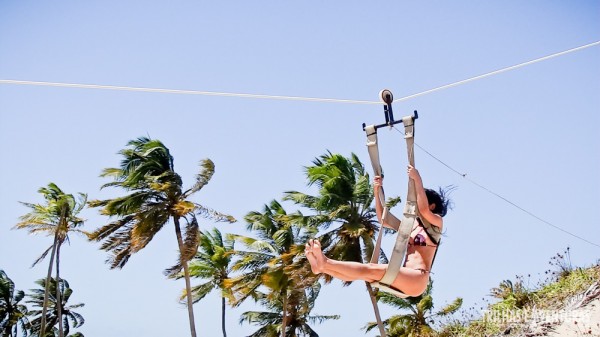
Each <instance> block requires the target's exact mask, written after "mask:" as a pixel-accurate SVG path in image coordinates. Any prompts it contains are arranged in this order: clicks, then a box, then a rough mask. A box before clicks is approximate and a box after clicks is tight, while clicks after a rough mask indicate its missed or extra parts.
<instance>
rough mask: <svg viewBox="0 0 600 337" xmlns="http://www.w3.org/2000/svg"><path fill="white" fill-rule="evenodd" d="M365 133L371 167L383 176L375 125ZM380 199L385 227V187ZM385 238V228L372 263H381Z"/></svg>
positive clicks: (379, 237) (381, 231)
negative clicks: (381, 252) (382, 244)
mask: <svg viewBox="0 0 600 337" xmlns="http://www.w3.org/2000/svg"><path fill="white" fill-rule="evenodd" d="M365 132H366V133H367V150H368V151H369V158H370V159H371V166H373V172H374V174H375V176H381V175H382V174H383V170H382V168H381V163H380V161H379V147H378V145H377V129H376V128H375V125H369V126H365ZM375 198H378V199H379V202H380V203H381V204H382V205H383V213H382V215H381V219H379V222H380V223H381V225H382V226H383V221H384V220H385V219H386V216H387V213H388V209H387V207H385V192H384V191H383V187H381V188H379V193H378V194H377V195H376V196H375ZM382 238H383V228H380V229H379V235H378V236H377V241H376V242H375V247H374V248H373V255H371V261H370V262H371V263H377V262H378V261H379V252H380V251H381V239H382Z"/></svg>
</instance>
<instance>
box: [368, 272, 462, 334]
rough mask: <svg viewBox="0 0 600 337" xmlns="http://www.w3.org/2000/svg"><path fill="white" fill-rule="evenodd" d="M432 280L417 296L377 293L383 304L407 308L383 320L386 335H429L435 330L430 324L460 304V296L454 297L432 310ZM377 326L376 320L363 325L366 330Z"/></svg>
mask: <svg viewBox="0 0 600 337" xmlns="http://www.w3.org/2000/svg"><path fill="white" fill-rule="evenodd" d="M432 285H433V282H429V285H428V286H427V289H426V290H425V292H424V293H423V294H421V295H420V296H417V297H408V298H400V297H397V296H394V295H391V294H388V293H383V292H381V293H379V294H378V297H379V299H380V301H381V302H382V303H384V304H387V305H390V306H392V307H394V308H396V309H400V310H407V311H408V313H406V314H400V315H394V316H392V317H390V318H388V319H386V320H384V321H383V324H384V326H385V327H386V335H387V336H388V337H430V336H435V335H436V332H435V330H434V329H433V327H432V325H433V324H434V323H435V319H437V318H438V317H445V316H448V315H451V314H453V313H455V312H456V311H457V310H458V309H460V307H461V306H462V298H456V299H455V300H454V301H453V302H452V303H450V304H448V305H446V306H445V307H443V308H442V309H440V310H439V311H437V312H433V309H434V306H433V298H432V296H431V289H432ZM375 327H377V323H376V322H370V323H368V324H367V326H366V327H365V330H366V331H367V332H368V331H370V330H372V329H374V328H375Z"/></svg>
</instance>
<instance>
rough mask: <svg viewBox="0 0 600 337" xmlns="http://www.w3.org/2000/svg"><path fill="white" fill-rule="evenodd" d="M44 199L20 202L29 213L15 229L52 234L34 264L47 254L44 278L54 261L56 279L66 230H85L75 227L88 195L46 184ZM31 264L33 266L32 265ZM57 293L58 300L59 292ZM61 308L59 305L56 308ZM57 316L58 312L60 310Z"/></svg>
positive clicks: (58, 277) (42, 332) (49, 274)
mask: <svg viewBox="0 0 600 337" xmlns="http://www.w3.org/2000/svg"><path fill="white" fill-rule="evenodd" d="M38 192H39V193H41V194H42V195H43V196H44V199H46V203H45V204H31V203H24V202H23V203H22V204H23V205H25V206H27V207H29V208H30V209H31V212H29V213H27V214H25V215H23V216H21V217H20V220H21V222H19V223H17V224H16V225H15V226H14V228H16V229H27V230H29V233H32V234H37V233H44V234H46V235H48V236H53V238H54V240H53V243H52V245H51V246H50V247H48V248H47V249H46V250H45V251H44V252H43V253H42V255H41V256H40V257H39V258H38V259H37V260H36V261H35V262H34V263H33V266H35V265H36V264H37V263H38V262H40V261H42V260H43V259H44V258H45V257H46V255H47V254H48V253H49V252H51V253H50V262H49V263H48V274H47V276H46V279H45V280H50V278H51V276H52V267H53V264H54V263H56V279H60V248H61V246H62V244H63V243H64V242H65V241H68V240H69V233H71V232H77V233H84V234H86V233H85V232H84V231H82V230H80V229H78V227H80V226H82V225H83V223H84V219H82V218H80V217H78V216H77V215H78V214H79V212H81V210H82V209H83V208H84V207H85V204H86V201H87V195H86V194H83V193H78V196H77V197H75V196H73V195H72V194H66V193H64V192H63V191H62V190H61V189H60V188H59V187H58V186H56V184H54V183H49V184H48V186H47V187H42V188H40V189H39V190H38ZM33 266H32V267H33ZM48 296H49V283H46V286H45V292H44V298H45V300H44V304H43V306H42V311H43V314H42V316H41V317H42V320H41V335H42V336H43V335H44V332H45V329H46V321H45V319H46V315H45V313H46V311H47V310H48ZM56 296H57V298H58V301H59V302H60V293H59V292H57V293H56ZM59 310H60V308H59ZM59 315H60V312H59ZM59 336H60V337H63V328H62V322H59Z"/></svg>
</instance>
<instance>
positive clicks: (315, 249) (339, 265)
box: [307, 240, 387, 282]
mask: <svg viewBox="0 0 600 337" xmlns="http://www.w3.org/2000/svg"><path fill="white" fill-rule="evenodd" d="M307 245H308V246H310V249H309V252H310V253H311V254H312V255H313V256H314V257H311V258H310V259H309V261H311V260H313V262H311V266H313V264H314V267H313V272H314V271H318V272H321V273H326V274H329V275H331V276H333V277H336V278H339V279H342V280H343V281H347V282H350V281H356V280H363V281H367V282H373V281H376V280H379V279H381V278H382V277H383V274H384V273H385V270H386V269H387V265H385V264H371V263H369V264H363V263H360V262H351V261H336V260H331V259H328V258H327V257H326V256H325V255H324V254H323V252H322V251H321V244H320V243H319V241H317V240H312V241H311V242H309V243H308V244H307Z"/></svg>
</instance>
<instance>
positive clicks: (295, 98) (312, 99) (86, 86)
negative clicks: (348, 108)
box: [0, 41, 600, 105]
mask: <svg viewBox="0 0 600 337" xmlns="http://www.w3.org/2000/svg"><path fill="white" fill-rule="evenodd" d="M599 44H600V41H596V42H593V43H589V44H586V45H583V46H580V47H576V48H572V49H568V50H565V51H562V52H558V53H554V54H551V55H548V56H544V57H540V58H537V59H534V60H531V61H527V62H523V63H519V64H516V65H513V66H510V67H506V68H502V69H499V70H495V71H492V72H489V73H485V74H483V75H479V76H475V77H471V78H468V79H465V80H462V81H458V82H454V83H450V84H446V85H442V86H440V87H437V88H433V89H429V90H425V91H422V92H419V93H416V94H412V95H409V96H405V97H401V98H398V99H396V100H394V102H401V101H406V100H409V99H411V98H415V97H418V96H422V95H426V94H429V93H432V92H435V91H439V90H443V89H448V88H452V87H455V86H458V85H461V84H465V83H469V82H472V81H476V80H479V79H482V78H486V77H489V76H493V75H497V74H500V73H503V72H507V71H510V70H514V69H517V68H521V67H524V66H527V65H530V64H534V63H537V62H541V61H545V60H548V59H551V58H554V57H558V56H562V55H565V54H569V53H573V52H576V51H579V50H582V49H586V48H589V47H593V46H597V45H599ZM0 83H3V84H17V85H35V86H45V87H67V88H82V89H101V90H120V91H137V92H153V93H166V94H185V95H204V96H222V97H239V98H257V99H272V100H288V101H308V102H324V103H348V104H377V105H379V104H381V102H378V101H365V100H352V99H338V98H318V97H301V96H281V95H264V94H247V93H232V92H216V91H199V90H181V89H162V88H144V87H128V86H114V85H99V84H81V83H61V82H42V81H25V80H10V79H0Z"/></svg>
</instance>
